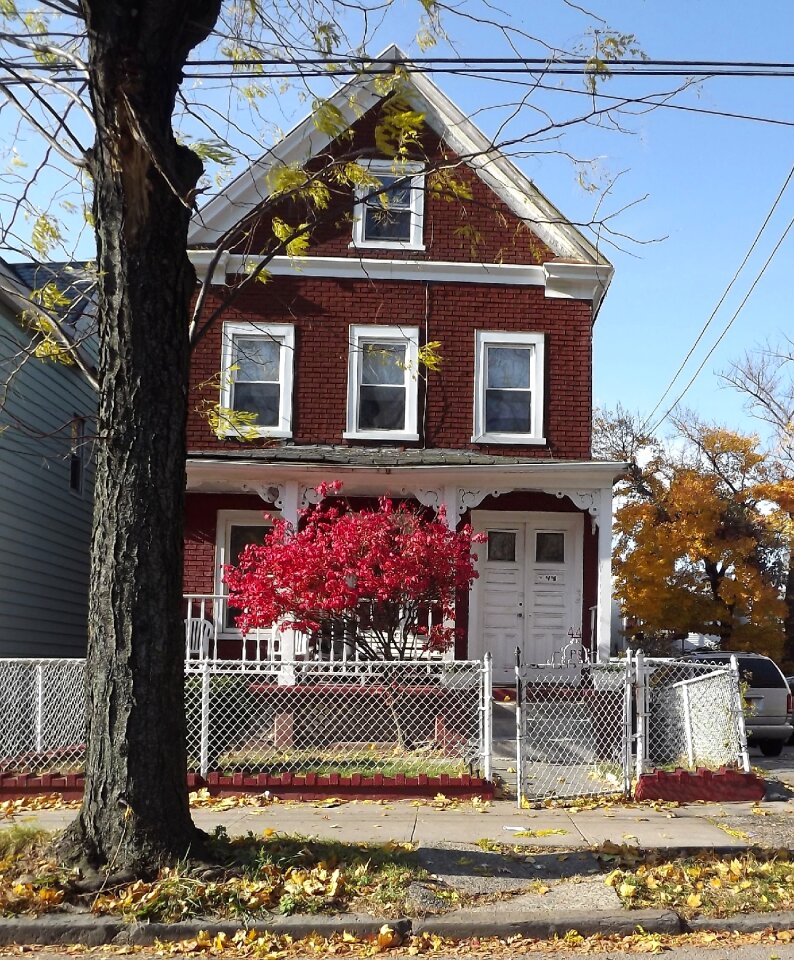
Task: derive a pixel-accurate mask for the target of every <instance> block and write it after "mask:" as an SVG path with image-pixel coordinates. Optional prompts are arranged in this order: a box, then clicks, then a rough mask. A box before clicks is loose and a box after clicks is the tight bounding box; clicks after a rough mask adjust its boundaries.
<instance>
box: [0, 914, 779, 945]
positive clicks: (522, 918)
mask: <svg viewBox="0 0 794 960" xmlns="http://www.w3.org/2000/svg"><path fill="white" fill-rule="evenodd" d="M384 924H386V925H388V926H389V927H391V929H392V930H394V931H395V933H397V934H399V935H400V937H402V938H403V939H405V938H407V937H409V936H411V935H415V936H416V935H420V934H428V935H433V934H435V935H437V936H440V937H445V938H448V939H450V940H464V939H467V938H469V937H483V938H485V937H500V938H503V939H504V938H507V937H512V936H517V935H520V936H524V937H531V938H533V939H536V940H546V939H550V938H552V937H554V936H564V935H565V934H566V933H568V931H570V930H575V931H576V932H577V933H579V934H581V935H582V936H584V937H587V936H592V935H593V934H599V933H600V934H602V935H607V934H617V935H629V934H633V933H636V932H637V930H638V928H641V929H642V930H643V931H645V932H646V933H657V934H669V935H675V934H678V933H690V932H692V933H693V932H696V931H706V930H709V931H714V932H723V931H738V932H741V933H755V932H759V931H762V930H766V929H768V928H770V927H772V928H774V929H775V930H793V929H794V911H781V912H778V913H750V914H738V915H736V916H734V917H721V918H714V919H709V918H708V917H703V918H699V919H696V920H689V921H687V920H685V919H683V918H682V917H680V916H679V915H678V914H677V913H675V912H674V911H672V910H631V911H629V910H625V911H617V910H606V911H595V910H589V911H582V912H581V913H567V914H565V915H560V914H547V915H545V916H544V915H542V914H541V915H535V916H531V915H528V914H527V913H520V912H518V911H503V912H501V911H497V910H494V911H493V912H492V913H489V914H488V915H485V916H483V915H482V914H479V915H475V914H473V913H472V912H471V911H465V910H460V911H457V912H455V913H447V914H443V915H441V916H435V917H426V918H424V919H416V920H411V919H408V918H405V917H403V918H400V919H398V920H387V919H383V918H380V919H376V918H373V917H367V916H362V915H360V914H338V915H336V916H329V917H318V916H307V915H302V916H301V915H299V916H294V917H273V918H271V919H269V920H267V921H260V922H257V923H251V924H246V923H242V922H238V921H228V920H225V921H208V920H182V921H180V922H178V923H137V922H136V923H129V924H128V923H124V922H123V921H121V920H118V919H117V918H115V917H95V916H92V915H90V914H80V915H75V914H70V915H66V916H64V915H60V914H46V915H44V916H42V917H32V918H24V919H20V918H7V919H0V946H13V945H20V946H21V945H34V944H35V945H39V946H63V945H66V944H84V945H86V946H90V947H98V946H103V945H107V944H115V945H118V946H125V945H133V946H149V945H151V944H153V943H154V942H155V941H156V940H160V941H162V942H169V941H178V940H190V939H192V938H194V937H196V936H198V934H199V933H200V932H201V931H205V932H206V933H207V934H208V935H209V936H211V937H214V936H215V935H217V934H219V933H225V934H226V935H227V936H229V937H232V936H234V934H235V933H237V932H238V931H239V930H249V929H250V930H257V931H259V932H261V933H269V934H273V935H275V936H283V935H287V934H288V935H289V936H291V937H293V938H294V939H296V940H297V939H301V938H303V937H308V936H310V935H311V934H317V935H319V936H323V937H330V936H332V935H333V934H341V933H352V934H354V935H356V936H358V937H362V938H365V937H375V936H376V935H377V933H378V931H379V930H380V928H381V927H382V926H383V925H384Z"/></svg>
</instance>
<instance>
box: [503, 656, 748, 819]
mask: <svg viewBox="0 0 794 960" xmlns="http://www.w3.org/2000/svg"><path fill="white" fill-rule="evenodd" d="M572 649H573V648H571V647H570V646H569V647H566V648H564V650H563V656H562V657H561V658H558V659H557V661H556V662H552V663H549V664H536V665H533V664H528V665H523V666H522V665H521V664H520V662H517V665H516V678H517V694H518V696H517V794H518V802H519V804H521V803H522V802H523V801H525V800H539V799H544V798H549V797H553V798H566V797H587V796H596V795H600V794H611V793H618V794H619V793H622V794H623V795H624V796H628V795H629V794H630V792H631V780H632V776H637V777H639V776H641V775H642V774H643V773H649V772H651V771H653V770H659V769H677V768H682V769H684V770H695V769H696V768H698V767H706V768H710V769H716V768H719V767H722V766H728V767H736V768H741V769H744V770H749V769H750V765H749V759H748V756H747V739H746V733H745V728H744V716H743V712H742V698H741V692H740V687H739V671H738V666H737V664H736V663H735V660H733V661H732V662H731V663H728V664H715V663H696V662H690V661H686V660H673V659H654V658H645V657H644V656H643V655H642V653H638V654H637V655H636V656H632V654H631V653H629V655H628V656H627V657H626V659H625V660H617V661H610V662H606V663H590V662H588V659H587V657H586V656H583V655H582V653H581V649H580V648H577V649H576V650H575V653H574V655H569V654H570V652H571V650H572ZM566 650H567V651H568V652H569V653H568V654H566V653H565V651H566Z"/></svg>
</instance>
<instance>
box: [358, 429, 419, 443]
mask: <svg viewBox="0 0 794 960" xmlns="http://www.w3.org/2000/svg"><path fill="white" fill-rule="evenodd" d="M342 437H343V438H344V439H345V440H392V441H400V440H403V441H406V442H415V441H417V440H418V439H419V434H418V433H407V432H404V431H398V430H357V431H352V430H345V432H344V433H343V434H342Z"/></svg>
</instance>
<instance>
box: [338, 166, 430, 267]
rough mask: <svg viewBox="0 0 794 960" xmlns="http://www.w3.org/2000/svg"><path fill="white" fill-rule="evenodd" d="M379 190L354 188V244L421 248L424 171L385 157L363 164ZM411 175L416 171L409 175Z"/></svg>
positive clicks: (376, 246) (422, 244)
mask: <svg viewBox="0 0 794 960" xmlns="http://www.w3.org/2000/svg"><path fill="white" fill-rule="evenodd" d="M364 165H365V166H367V167H368V169H369V172H370V173H371V174H372V175H373V176H375V177H377V178H378V180H379V181H380V183H381V186H382V189H380V190H378V192H377V193H375V194H373V190H377V189H378V188H376V187H360V188H359V189H358V190H356V204H355V209H354V211H353V244H352V245H353V246H355V247H374V248H378V247H379V248H381V249H388V248H393V249H398V250H424V243H423V233H424V179H425V178H424V173H423V172H422V167H421V165H420V164H417V163H406V164H398V165H396V166H395V165H394V164H392V163H391V162H390V161H388V160H371V161H369V162H368V163H365V164H364ZM411 174H415V175H414V176H411Z"/></svg>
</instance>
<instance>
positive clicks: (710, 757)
mask: <svg viewBox="0 0 794 960" xmlns="http://www.w3.org/2000/svg"><path fill="white" fill-rule="evenodd" d="M635 674H636V681H635V682H636V691H637V692H636V702H637V724H636V726H637V750H636V754H637V767H636V769H637V775H638V776H639V775H640V774H642V773H644V772H647V771H649V770H658V769H674V768H679V767H680V768H682V769H685V770H694V769H696V768H697V767H708V768H717V767H721V766H725V765H728V766H730V765H738V766H741V767H743V768H745V769H749V762H748V760H747V741H746V734H745V730H744V718H743V712H742V698H741V692H740V688H739V671H738V666H737V665H736V664H735V663H733V664H730V663H728V664H718V663H694V662H691V661H686V660H667V659H658V658H651V657H648V658H646V657H644V656H643V655H642V653H638V654H637V657H636V661H635Z"/></svg>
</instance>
